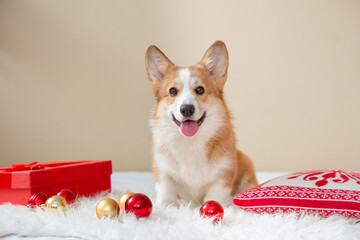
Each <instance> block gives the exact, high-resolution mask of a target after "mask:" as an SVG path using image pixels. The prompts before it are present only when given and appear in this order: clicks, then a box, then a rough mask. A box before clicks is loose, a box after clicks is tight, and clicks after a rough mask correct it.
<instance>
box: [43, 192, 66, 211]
mask: <svg viewBox="0 0 360 240" xmlns="http://www.w3.org/2000/svg"><path fill="white" fill-rule="evenodd" d="M44 205H45V206H44V210H45V211H46V212H54V213H58V212H59V209H60V210H61V211H63V212H65V211H66V210H67V208H68V203H67V201H66V200H65V198H63V197H61V196H58V195H54V196H52V197H49V198H48V200H46V202H45V204H44Z"/></svg>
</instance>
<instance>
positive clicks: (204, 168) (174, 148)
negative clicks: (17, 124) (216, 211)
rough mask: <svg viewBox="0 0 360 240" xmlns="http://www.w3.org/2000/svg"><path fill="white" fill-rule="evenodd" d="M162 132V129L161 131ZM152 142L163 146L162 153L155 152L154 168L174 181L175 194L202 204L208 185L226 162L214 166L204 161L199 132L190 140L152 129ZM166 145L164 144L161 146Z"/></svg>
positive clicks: (225, 165)
mask: <svg viewBox="0 0 360 240" xmlns="http://www.w3.org/2000/svg"><path fill="white" fill-rule="evenodd" d="M165 129H166V128H165ZM154 137H155V139H154V140H155V142H156V143H158V144H161V143H162V140H164V139H165V142H163V143H164V144H161V145H162V146H163V147H165V149H163V150H165V151H155V152H154V154H155V159H156V167H157V168H158V169H159V170H160V172H162V173H166V175H167V176H170V177H171V180H172V181H174V186H173V187H175V188H176V190H177V192H178V193H179V195H180V196H181V197H182V198H184V199H186V200H192V201H195V202H201V201H203V198H204V196H205V194H206V192H207V191H208V188H209V186H210V185H212V184H213V183H214V182H216V181H220V180H218V177H219V175H220V174H221V173H222V171H223V170H225V169H227V168H229V165H228V162H227V161H226V159H223V161H219V162H218V163H214V162H211V161H210V160H209V159H208V151H207V149H206V141H205V139H204V138H207V136H206V137H205V136H204V135H203V134H201V132H199V133H198V135H197V136H194V137H192V138H191V139H189V138H187V137H185V136H181V135H180V134H179V133H177V132H174V133H173V134H172V132H166V131H164V130H163V129H157V130H154ZM165 143H166V144H165Z"/></svg>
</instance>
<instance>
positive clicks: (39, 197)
mask: <svg viewBox="0 0 360 240" xmlns="http://www.w3.org/2000/svg"><path fill="white" fill-rule="evenodd" d="M48 198H49V196H48V195H47V194H46V193H43V192H37V193H34V194H33V195H31V196H30V197H29V200H28V205H27V206H28V208H34V207H36V206H40V205H42V204H44V203H45V202H46V200H47V199H48Z"/></svg>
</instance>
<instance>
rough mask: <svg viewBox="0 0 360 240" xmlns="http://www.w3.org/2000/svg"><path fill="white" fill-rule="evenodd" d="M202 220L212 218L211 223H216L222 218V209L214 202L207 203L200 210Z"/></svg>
mask: <svg viewBox="0 0 360 240" xmlns="http://www.w3.org/2000/svg"><path fill="white" fill-rule="evenodd" d="M200 216H201V217H202V218H213V219H214V220H213V222H214V223H215V222H218V221H220V220H221V219H222V218H223V217H224V209H223V207H222V206H221V204H220V203H218V202H216V201H207V202H205V203H204V204H203V205H202V206H201V208H200Z"/></svg>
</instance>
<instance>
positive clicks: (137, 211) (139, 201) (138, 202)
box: [125, 193, 152, 219]
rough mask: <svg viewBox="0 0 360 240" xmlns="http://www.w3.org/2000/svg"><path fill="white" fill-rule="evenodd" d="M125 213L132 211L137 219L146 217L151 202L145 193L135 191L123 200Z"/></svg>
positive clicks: (149, 210)
mask: <svg viewBox="0 0 360 240" xmlns="http://www.w3.org/2000/svg"><path fill="white" fill-rule="evenodd" d="M125 211H126V213H133V214H134V215H135V216H136V217H137V218H138V219H139V218H144V217H148V216H150V214H151V211H152V202H151V200H150V198H148V197H147V196H146V195H145V194H142V193H136V194H134V195H132V196H130V197H129V198H128V199H127V200H126V202H125Z"/></svg>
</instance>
